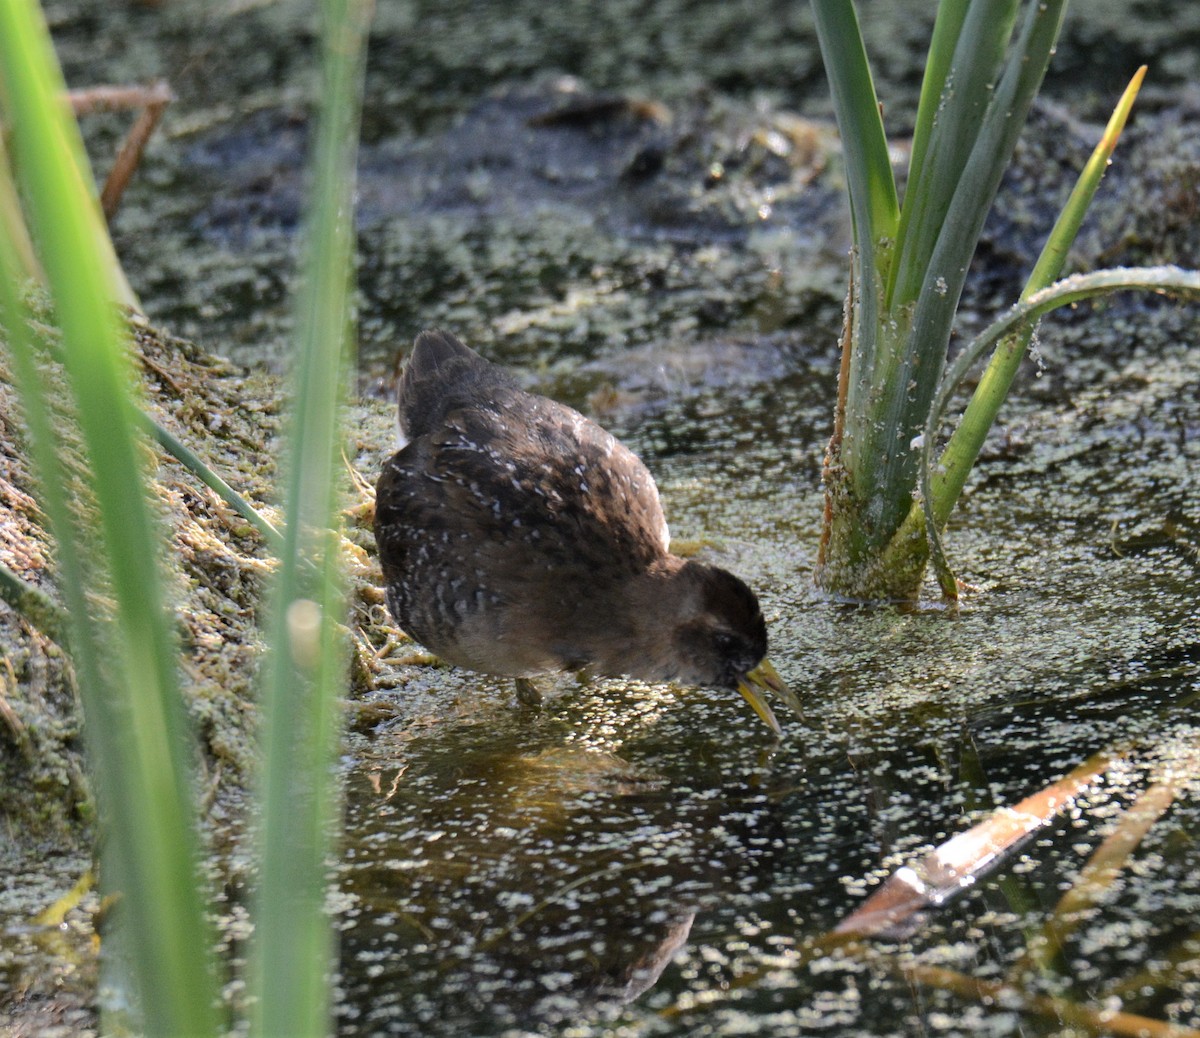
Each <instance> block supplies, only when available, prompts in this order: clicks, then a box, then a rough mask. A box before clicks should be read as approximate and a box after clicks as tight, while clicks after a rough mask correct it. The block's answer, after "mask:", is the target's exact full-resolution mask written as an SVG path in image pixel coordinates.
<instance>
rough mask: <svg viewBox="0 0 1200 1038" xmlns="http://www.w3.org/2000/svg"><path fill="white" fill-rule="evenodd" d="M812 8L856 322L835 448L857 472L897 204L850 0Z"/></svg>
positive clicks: (819, 0)
mask: <svg viewBox="0 0 1200 1038" xmlns="http://www.w3.org/2000/svg"><path fill="white" fill-rule="evenodd" d="M812 7H813V15H814V19H815V22H816V27H817V36H818V40H819V42H820V46H821V56H822V58H823V60H824V62H825V72H826V76H827V78H828V79H829V86H830V91H831V93H832V95H833V105H834V111H835V113H836V115H837V123H838V130H839V132H840V134H841V138H842V151H843V156H844V163H845V169H846V181H847V187H848V189H849V194H850V212H851V219H852V222H853V225H854V251H853V254H852V259H851V263H852V267H853V270H852V272H851V278H850V292H849V295H848V300H847V316H848V318H849V320H850V327H852V328H853V329H854V334H853V343H852V349H853V354H854V369H855V372H856V374H855V377H853V378H851V379H850V380H849V382H848V383H847V384H846V386H845V390H846V391H845V396H844V398H841V400H840V402H839V405H838V406H839V413H840V418H839V426H844V429H845V435H844V436H840V437H839V444H840V446H839V450H840V451H841V455H842V460H843V461H844V463H845V465H846V469H847V471H848V472H850V473H851V474H856V473H857V472H858V469H859V468H860V466H858V465H856V464H855V461H854V457H853V455H854V453H855V452H856V451H857V452H863V451H865V452H867V453H869V452H870V450H871V447H870V443H871V441H872V439H873V435H874V431H873V428H872V424H871V417H872V416H871V415H870V413H869V411H870V400H871V394H870V389H871V385H870V383H869V381H868V380H867V379H866V378H864V377H862V375H861V374H858V373H860V372H870V371H873V370H874V368H875V366H876V358H877V356H878V354H879V352H880V345H881V344H880V342H879V340H878V338H877V336H876V335H875V334H874V330H875V329H876V328H877V327H879V325H880V323H881V321H882V319H883V314H882V309H881V308H882V304H883V295H884V293H883V286H884V284H885V283H886V279H887V278H888V276H889V275H888V271H889V269H890V266H891V262H892V258H893V249H894V242H895V235H896V230H897V227H898V224H899V216H900V213H899V204H898V202H897V198H896V181H895V178H894V176H893V175H892V166H891V157H890V156H889V154H888V147H887V138H886V136H885V135H884V130H883V119H882V117H881V116H880V112H879V100H878V98H877V96H876V94H875V84H874V82H873V81H872V79H871V68H870V65H869V63H868V61H867V55H866V50H865V48H864V46H863V40H862V33H861V32H860V30H859V25H858V18H857V16H856V15H855V11H854V5H853V3H851V2H850V0H813V4H812Z"/></svg>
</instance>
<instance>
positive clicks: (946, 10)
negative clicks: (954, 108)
mask: <svg viewBox="0 0 1200 1038" xmlns="http://www.w3.org/2000/svg"><path fill="white" fill-rule="evenodd" d="M969 3H970V0H942V2H941V3H940V4H938V12H937V18H936V20H935V21H934V23H933V36H932V38H931V39H930V41H929V55H928V57H927V58H926V59H925V75H924V78H923V79H922V80H921V98H920V100H919V101H918V103H917V122H916V125H915V126H914V127H913V140H912V155H911V157H910V158H909V162H908V183H907V186H906V187H905V198H906V199H907V198H908V196H909V195H910V194H911V193H912V192H913V191H914V190H915V189H916V187H917V185H919V184H920V183H921V181H922V178H923V176H924V171H925V157H926V153H927V152H928V149H929V139H930V137H931V136H932V133H933V126H934V121H935V120H936V119H937V117H938V114H939V111H938V110H939V109H940V108H941V104H942V94H943V92H944V91H945V88H946V77H947V75H948V74H949V72H950V63H951V61H952V60H953V57H954V49H955V48H956V47H957V46H958V38H959V36H960V35H961V33H962V27H963V22H964V21H966V17H967V8H968V6H969ZM910 215H911V214H906V213H905V211H904V206H901V212H900V231H899V233H898V238H899V239H900V240H903V238H904V225H905V222H906V220H907V219H908V218H910Z"/></svg>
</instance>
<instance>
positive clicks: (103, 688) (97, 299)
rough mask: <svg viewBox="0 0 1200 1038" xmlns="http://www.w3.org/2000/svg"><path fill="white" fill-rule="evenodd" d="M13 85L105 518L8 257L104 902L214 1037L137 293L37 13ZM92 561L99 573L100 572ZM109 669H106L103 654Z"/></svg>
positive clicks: (147, 1018)
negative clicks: (68, 473) (137, 339)
mask: <svg viewBox="0 0 1200 1038" xmlns="http://www.w3.org/2000/svg"><path fill="white" fill-rule="evenodd" d="M0 77H2V81H3V100H4V105H5V113H6V117H7V121H8V125H9V128H10V130H11V132H12V140H13V146H14V163H15V166H16V168H17V171H18V173H19V175H20V177H21V180H22V182H23V187H24V197H25V198H26V199H27V201H28V204H29V212H30V216H31V221H30V222H31V224H32V227H33V231H34V235H33V237H34V239H35V241H36V243H37V245H38V248H39V253H40V258H41V261H42V266H43V268H44V269H45V272H46V277H47V282H48V284H49V287H50V292H51V296H52V299H53V301H54V304H55V311H56V314H57V319H58V322H59V325H60V328H61V330H62V337H63V345H64V350H63V352H64V360H65V366H66V374H67V381H68V384H69V386H70V390H71V394H72V396H73V400H74V408H75V412H76V414H77V416H78V421H79V427H80V432H81V434H82V439H83V443H84V448H85V450H86V454H87V461H88V467H89V469H90V471H91V475H92V491H93V494H94V497H95V500H96V505H97V509H98V513H99V529H98V531H96V534H97V536H96V537H95V539H94V540H89V541H87V542H76V541H75V538H74V529H75V527H74V523H73V516H74V514H75V510H74V509H73V507H72V506H73V504H74V503H73V502H70V501H67V500H65V494H64V492H63V488H64V487H65V486H66V485H67V484H65V483H63V482H62V481H61V479H56V477H61V472H60V471H59V466H58V465H56V464H55V462H54V461H52V460H50V457H49V456H50V455H51V454H52V453H53V452H54V451H55V450H56V449H57V437H56V435H55V430H54V428H53V427H52V424H51V418H50V412H49V408H48V406H47V402H46V393H45V389H44V387H42V385H41V379H40V378H39V376H38V372H37V370H36V366H35V363H34V357H33V353H32V350H31V349H29V348H28V347H29V345H30V343H29V339H28V336H27V334H26V333H25V331H24V328H23V324H24V322H23V320H22V314H21V308H20V306H19V300H17V299H16V298H15V291H14V288H13V285H14V284H15V283H16V282H15V281H12V280H10V276H9V275H11V274H12V273H13V271H12V265H13V264H12V256H13V253H12V250H11V245H10V246H9V247H6V249H5V256H6V258H5V266H6V267H8V268H9V271H6V276H5V279H4V280H5V281H6V282H7V284H6V286H5V289H4V293H5V296H6V299H5V303H4V310H5V315H6V320H7V327H8V332H9V337H10V344H11V346H12V349H13V355H14V369H19V370H17V371H16V374H17V378H18V380H19V381H20V383H21V385H22V388H23V391H24V392H23V401H24V403H25V406H26V412H27V420H28V422H29V427H30V434H31V439H32V440H34V441H35V451H36V456H37V458H38V459H39V461H40V464H39V466H38V467H39V470H40V475H41V481H42V489H43V494H44V499H45V502H46V505H47V511H48V512H52V513H54V517H53V529H54V532H55V534H56V535H57V536H58V537H59V551H60V573H61V577H62V581H63V591H64V595H65V596H66V598H67V601H68V608H69V613H70V616H71V620H72V624H73V628H72V635H71V640H72V647H73V649H74V651H75V653H76V657H75V658H76V662H77V665H78V666H79V675H80V684H81V693H82V695H83V697H84V702H85V711H86V712H87V721H88V724H87V729H88V735H89V745H90V746H91V749H92V754H93V762H94V765H95V768H96V772H97V780H98V793H99V798H100V807H101V811H102V817H103V818H104V819H105V821H106V823H107V830H106V832H107V839H106V841H105V857H104V863H105V867H106V884H107V885H108V886H109V888H110V889H117V890H121V891H123V892H124V893H125V895H126V896H125V897H124V899H123V901H122V915H123V919H124V930H123V937H124V943H125V945H126V946H127V947H128V948H129V949H130V952H131V959H132V963H133V968H134V971H135V976H136V979H137V987H138V991H139V993H140V996H141V1003H142V1010H143V1013H144V1023H145V1031H146V1032H147V1033H148V1034H162V1035H171V1034H199V1035H204V1034H212V1033H215V1029H216V1017H215V1010H214V1005H215V995H216V990H215V985H214V982H213V976H212V970H211V963H210V961H209V949H210V947H211V942H210V939H209V933H208V930H207V927H206V926H205V924H204V920H203V915H202V907H203V906H202V899H201V896H200V889H199V883H198V879H197V872H196V855H195V848H196V841H195V834H194V832H193V828H192V825H193V819H194V813H193V807H192V801H191V796H190V790H189V786H188V775H187V768H186V760H187V748H186V742H185V739H184V730H185V725H184V719H183V711H182V705H181V702H180V699H179V694H178V688H177V685H176V674H175V666H176V647H175V643H174V638H173V631H172V629H171V622H170V614H169V612H168V611H167V610H166V608H165V606H164V602H163V598H162V579H161V576H160V572H159V565H160V557H161V551H160V550H159V546H160V545H161V536H160V531H159V530H158V529H157V527H156V525H155V523H154V522H153V520H152V512H151V509H150V508H149V505H148V502H147V500H146V496H145V491H144V486H145V478H144V472H143V470H142V464H141V463H142V455H141V453H140V451H139V449H138V445H137V440H136V436H135V432H134V429H135V422H136V411H135V408H134V405H133V403H132V401H131V399H130V394H129V386H130V385H131V382H132V379H131V373H130V371H129V362H128V353H127V349H126V341H127V339H126V329H125V328H124V326H123V324H122V323H121V321H120V320H119V318H118V314H117V308H116V305H115V303H116V301H117V300H118V299H121V298H123V291H124V290H123V288H122V286H123V284H124V279H123V275H122V274H121V272H120V269H119V267H117V266H116V264H115V258H114V255H113V253H112V246H111V242H109V240H108V235H107V232H106V230H105V228H104V225H103V221H102V220H101V218H100V215H99V211H98V209H97V206H96V202H95V192H94V187H93V184H92V180H91V176H90V173H89V171H88V167H87V163H86V159H85V157H84V153H83V146H82V142H81V141H80V139H79V134H78V128H77V127H76V125H75V123H74V120H73V119H72V118H71V116H70V114H69V112H68V110H67V108H66V104H65V100H64V98H65V89H64V85H63V82H62V77H61V73H60V72H59V71H58V67H57V64H56V62H55V60H54V54H53V50H52V49H51V46H50V39H49V34H48V32H47V30H46V26H45V23H44V21H43V20H42V19H41V16H40V12H39V11H38V9H37V6H36V4H35V3H33V2H31V0H10V2H8V3H5V4H2V5H0ZM84 552H87V553H89V554H90V555H92V556H96V555H97V554H98V556H99V557H98V558H96V557H92V558H85V556H84ZM89 563H90V564H92V565H93V566H94V565H102V566H103V567H105V568H106V569H107V575H108V580H109V590H110V592H111V594H112V596H113V598H114V599H115V602H116V609H115V614H114V616H113V618H112V619H111V621H110V620H106V619H105V618H93V617H92V616H90V613H89V603H88V602H87V599H86V597H85V593H86V591H87V589H88V581H89V573H90V571H89V569H88V565H89ZM102 652H103V655H101V653H102Z"/></svg>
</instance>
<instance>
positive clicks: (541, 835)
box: [339, 746, 778, 1034]
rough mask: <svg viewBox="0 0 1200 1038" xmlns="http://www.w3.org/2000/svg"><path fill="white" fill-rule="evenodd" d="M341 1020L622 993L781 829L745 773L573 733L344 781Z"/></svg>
mask: <svg viewBox="0 0 1200 1038" xmlns="http://www.w3.org/2000/svg"><path fill="white" fill-rule="evenodd" d="M347 810H348V819H347V832H348V834H349V835H348V840H349V841H350V842H349V846H348V847H347V850H346V855H345V862H346V864H345V866H344V868H343V872H342V876H341V891H342V896H343V903H344V905H345V910H344V912H343V914H342V916H341V918H342V921H343V927H344V932H343V934H342V973H343V975H342V987H341V995H342V998H341V1003H342V1004H341V1008H340V1010H339V1032H340V1033H343V1034H377V1033H391V1034H405V1033H413V1034H416V1033H422V1034H426V1033H430V1032H431V1031H433V1032H439V1033H446V1034H486V1033H492V1032H496V1033H498V1032H500V1031H502V1030H504V1029H505V1028H506V1027H511V1026H513V1025H514V1024H517V1023H519V1024H520V1025H521V1026H522V1028H523V1029H529V1028H533V1027H539V1026H540V1027H546V1026H550V1027H552V1026H554V1025H555V1024H556V1023H562V1022H563V1021H566V1020H574V1019H578V1018H579V1017H580V1016H588V1015H601V1014H604V1013H606V1012H611V1011H613V1010H614V1009H617V1008H619V1007H620V1006H622V1005H623V1004H625V1003H627V1002H629V1001H630V1000H632V999H634V998H636V997H637V996H638V995H640V994H642V993H643V992H644V991H646V990H647V989H648V988H650V987H651V986H652V985H654V984H655V983H656V982H657V981H658V979H659V977H660V975H661V974H662V972H663V970H664V969H665V968H666V967H667V966H668V965H669V963H670V961H671V958H672V956H673V955H674V954H675V952H676V951H678V950H679V949H680V948H681V947H682V946H683V944H684V942H685V941H686V939H687V936H688V933H689V931H690V929H691V926H692V922H693V920H694V918H695V915H696V912H697V910H698V909H702V908H703V907H704V905H705V904H706V903H712V902H713V901H714V900H715V899H717V898H719V897H721V895H722V893H723V892H729V891H731V890H734V889H736V890H739V891H745V890H747V889H750V888H753V887H754V886H755V885H756V880H755V874H756V873H757V872H758V871H760V870H762V868H763V865H764V863H765V859H766V857H767V856H768V855H770V854H771V853H772V852H773V849H774V848H775V847H776V846H777V844H778V841H777V839H776V838H775V836H774V835H773V833H772V832H771V831H770V830H771V828H772V824H773V823H772V819H773V811H772V809H771V807H770V804H769V802H768V798H767V797H766V796H765V795H763V794H762V793H761V792H760V791H759V790H757V789H755V788H752V787H751V786H750V785H745V786H742V787H740V788H734V789H705V790H692V789H680V788H678V787H672V786H670V785H669V784H668V783H667V782H666V781H665V780H663V779H662V778H659V777H656V776H653V775H649V774H646V773H645V772H643V771H640V770H638V769H636V768H634V767H633V766H631V765H630V764H629V763H627V762H626V761H624V760H622V759H620V758H619V757H617V756H615V755H613V754H611V753H607V752H602V751H597V750H594V749H592V750H588V749H582V748H569V747H568V748H564V747H555V748H549V749H547V748H541V749H539V748H537V747H532V746H527V747H526V751H525V752H522V751H516V752H511V753H505V752H499V751H496V750H494V749H489V748H482V747H481V748H478V749H474V750H468V751H465V752H464V751H462V750H461V748H460V749H459V750H458V751H457V752H456V751H452V750H450V749H449V748H445V749H443V750H442V751H441V752H437V753H430V752H429V748H428V746H426V747H423V748H422V753H421V756H420V757H419V758H416V759H414V758H408V759H406V760H382V759H380V760H376V761H375V762H373V768H372V770H371V771H368V772H366V773H364V774H362V775H360V776H359V777H357V778H354V779H352V780H351V783H350V796H349V804H348V809H347Z"/></svg>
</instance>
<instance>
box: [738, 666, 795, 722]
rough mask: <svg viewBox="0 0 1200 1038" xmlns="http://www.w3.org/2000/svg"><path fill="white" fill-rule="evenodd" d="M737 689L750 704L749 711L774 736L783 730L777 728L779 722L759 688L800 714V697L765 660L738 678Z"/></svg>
mask: <svg viewBox="0 0 1200 1038" xmlns="http://www.w3.org/2000/svg"><path fill="white" fill-rule="evenodd" d="M737 688H738V691H739V692H740V693H741V694H742V696H743V698H744V699H745V700H746V702H747V703H749V704H750V707H751V709H753V711H754V712H755V713H756V714H758V716H759V717H760V718H762V720H763V723H764V724H766V725H767V727H768V728H770V729H771V731H773V732H774V733H775V734H776V735H782V734H783V729H782V728H780V727H779V722H778V721H777V720H775V713H774V711H772V710H771V707H770V705H769V704H768V703H767V701H766V699H764V698H763V695H762V693H761V692H760V691H759V689H760V688H761V689H770V690H771V691H772V692H774V693H775V694H776V695H777V696H779V698H780V699H782V700H783V701H784V702H785V703H786V704H787V705H788V706H789V707H791V708H792V709H793V710H794V711H795V712H796V713H800V697H799V696H797V695H796V693H795V692H793V691H792V690H791V689H790V688H788V687H787V685H785V684H784V681H783V678H781V677H780V676H779V672H778V671H777V670H776V669H775V668H774V667H772V666H771V664H770V663H768V662H767V661H766V660H763V661H762V663H760V664H759V665H758V666H757V667H755V668H754V669H753V670H752V671H749V672H748V673H747V674H746V676H745V677H743V678H740V679H739V680H738V684H737Z"/></svg>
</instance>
